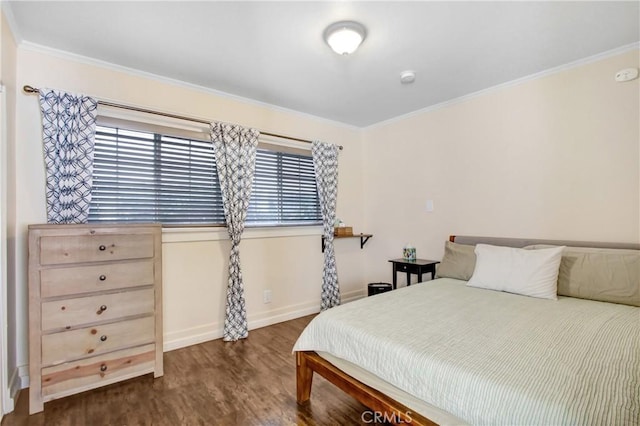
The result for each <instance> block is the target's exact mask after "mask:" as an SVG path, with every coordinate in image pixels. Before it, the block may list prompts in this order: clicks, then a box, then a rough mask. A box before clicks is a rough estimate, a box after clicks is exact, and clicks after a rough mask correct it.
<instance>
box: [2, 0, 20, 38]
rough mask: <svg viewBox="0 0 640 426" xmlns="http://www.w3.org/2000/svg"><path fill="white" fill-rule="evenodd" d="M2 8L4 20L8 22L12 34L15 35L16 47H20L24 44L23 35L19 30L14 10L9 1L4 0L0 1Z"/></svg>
mask: <svg viewBox="0 0 640 426" xmlns="http://www.w3.org/2000/svg"><path fill="white" fill-rule="evenodd" d="M0 8H1V9H2V14H3V15H4V19H5V20H6V21H7V24H9V29H10V30H11V34H13V39H14V40H15V42H16V45H19V44H20V43H21V42H22V35H21V33H20V29H19V28H18V23H17V22H16V18H15V16H13V9H11V4H10V3H9V2H8V1H5V0H2V1H0Z"/></svg>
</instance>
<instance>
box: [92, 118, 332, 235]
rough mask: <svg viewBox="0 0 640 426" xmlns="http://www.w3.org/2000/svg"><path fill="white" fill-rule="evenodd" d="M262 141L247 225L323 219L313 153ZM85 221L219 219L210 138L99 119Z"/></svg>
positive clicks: (199, 221) (221, 222)
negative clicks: (128, 127)
mask: <svg viewBox="0 0 640 426" xmlns="http://www.w3.org/2000/svg"><path fill="white" fill-rule="evenodd" d="M268 146H269V149H264V148H259V149H258V152H257V155H256V173H255V180H254V188H253V193H252V198H251V202H250V204H249V212H248V215H247V225H248V226H251V225H253V226H266V225H317V224H321V223H322V216H321V213H320V206H319V202H318V195H317V189H316V183H315V174H314V170H313V161H312V158H311V155H310V154H309V155H304V154H299V153H290V152H280V151H277V150H276V149H277V148H274V147H273V146H272V145H268ZM89 222H93V223H100V222H160V223H163V224H166V225H218V226H221V225H224V224H225V220H224V210H223V207H222V194H221V192H220V183H219V182H218V174H217V170H216V163H215V156H214V153H213V149H212V145H211V142H209V141H205V140H197V139H193V138H183V137H176V136H170V135H166V134H161V133H157V132H147V131H138V130H125V129H121V128H117V127H110V126H97V129H96V143H95V158H94V171H93V189H92V200H91V206H90V210H89Z"/></svg>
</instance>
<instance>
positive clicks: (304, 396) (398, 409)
mask: <svg viewBox="0 0 640 426" xmlns="http://www.w3.org/2000/svg"><path fill="white" fill-rule="evenodd" d="M456 238H459V242H460V243H462V244H469V245H475V244H477V243H480V242H483V243H487V244H498V245H504V246H511V247H525V246H527V245H533V244H555V245H566V246H574V247H585V246H586V247H601V248H621V249H633V250H640V244H633V243H602V242H584V241H559V240H536V239H515V238H489V237H467V236H460V237H457V236H455V235H451V236H450V237H449V241H451V242H456ZM313 373H318V374H319V375H320V376H322V377H324V378H325V379H327V380H328V381H329V382H330V383H332V384H334V385H335V386H337V387H338V388H340V389H341V390H342V391H344V392H345V393H347V394H348V395H350V396H352V397H353V398H355V399H356V400H358V401H360V402H361V403H362V404H364V405H366V406H367V407H368V408H369V409H371V410H373V411H377V412H382V413H385V414H386V416H385V419H386V420H389V421H391V422H392V423H394V424H412V425H416V426H423V425H424V426H433V425H437V423H435V422H433V421H432V420H429V419H428V418H426V417H424V416H422V415H420V414H418V413H414V412H412V411H411V409H410V408H408V407H407V406H405V405H403V404H401V403H400V402H398V401H396V400H394V399H393V398H390V397H389V396H387V395H385V394H384V393H382V392H380V391H378V390H376V389H374V388H372V387H370V386H367V385H366V384H364V383H362V382H361V381H359V380H357V379H355V378H353V377H352V376H350V375H348V374H347V373H345V372H344V371H342V370H340V369H339V368H338V367H336V366H334V365H333V364H331V363H330V362H329V361H327V360H325V359H324V358H322V357H321V356H320V355H318V354H317V353H316V352H313V351H300V352H296V399H297V402H298V404H305V403H308V402H309V399H310V398H311V385H312V381H313Z"/></svg>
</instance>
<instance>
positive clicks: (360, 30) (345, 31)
mask: <svg viewBox="0 0 640 426" xmlns="http://www.w3.org/2000/svg"><path fill="white" fill-rule="evenodd" d="M366 35H367V31H366V29H365V28H364V26H363V25H362V24H360V23H358V22H354V21H341V22H336V23H334V24H331V25H329V26H328V27H327V29H326V30H324V40H325V41H326V42H327V44H328V45H329V47H331V48H332V49H333V51H334V52H336V53H337V54H338V55H349V54H350V53H353V52H355V51H356V49H357V48H358V46H360V44H361V43H362V42H363V41H364V38H365V37H366Z"/></svg>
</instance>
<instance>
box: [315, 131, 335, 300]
mask: <svg viewBox="0 0 640 426" xmlns="http://www.w3.org/2000/svg"><path fill="white" fill-rule="evenodd" d="M311 153H312V154H313V166H314V169H315V171H316V183H317V186H318V197H319V198H320V208H321V209H322V225H323V228H324V230H323V232H324V244H325V246H324V271H323V273H322V303H321V305H320V309H321V310H323V311H324V310H326V309H329V308H333V307H334V306H336V305H339V304H340V286H339V285H338V270H337V269H336V256H335V252H334V250H333V225H334V222H335V220H336V198H337V196H338V147H337V146H336V145H332V144H328V143H322V142H317V141H314V142H313V144H312V145H311Z"/></svg>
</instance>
